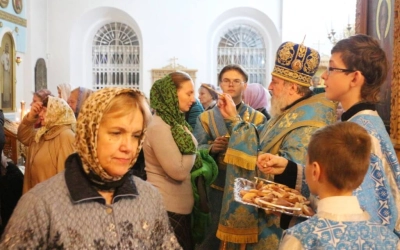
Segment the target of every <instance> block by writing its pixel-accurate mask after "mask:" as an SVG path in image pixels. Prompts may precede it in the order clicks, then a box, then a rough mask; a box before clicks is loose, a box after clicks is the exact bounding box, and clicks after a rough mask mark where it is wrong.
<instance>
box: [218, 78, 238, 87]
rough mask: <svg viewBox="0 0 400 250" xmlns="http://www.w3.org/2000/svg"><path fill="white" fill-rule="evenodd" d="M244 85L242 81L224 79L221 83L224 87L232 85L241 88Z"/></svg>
mask: <svg viewBox="0 0 400 250" xmlns="http://www.w3.org/2000/svg"><path fill="white" fill-rule="evenodd" d="M242 83H243V81H242V80H240V79H234V80H230V79H228V78H224V79H222V81H221V85H222V84H223V85H227V86H228V85H230V84H232V85H233V86H239V85H240V84H242Z"/></svg>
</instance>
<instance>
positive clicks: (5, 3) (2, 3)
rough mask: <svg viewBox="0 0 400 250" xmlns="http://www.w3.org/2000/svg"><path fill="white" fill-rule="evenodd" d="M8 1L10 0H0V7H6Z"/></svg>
mask: <svg viewBox="0 0 400 250" xmlns="http://www.w3.org/2000/svg"><path fill="white" fill-rule="evenodd" d="M9 3H10V0H5V1H4V0H1V1H0V6H1V7H2V8H7V6H8V4H9Z"/></svg>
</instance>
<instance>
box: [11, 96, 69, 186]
mask: <svg viewBox="0 0 400 250" xmlns="http://www.w3.org/2000/svg"><path fill="white" fill-rule="evenodd" d="M37 116H39V120H40V122H41V125H42V126H41V128H40V129H38V130H35V129H34V128H33V124H34V123H35V122H36V121H37V118H36V117H37ZM75 124H76V119H75V116H74V112H73V111H72V109H71V108H70V107H69V106H68V104H67V103H66V102H65V101H64V100H63V99H60V98H57V97H53V96H49V97H48V98H46V99H45V100H44V101H43V102H36V103H33V104H32V106H31V111H30V112H29V113H28V114H27V115H26V116H25V117H24V119H23V120H22V122H21V124H20V126H19V127H18V134H17V136H18V140H19V141H21V143H23V144H24V145H25V146H28V147H29V148H28V153H27V158H26V163H25V177H24V189H23V192H24V193H26V192H27V191H28V190H29V189H31V188H32V187H34V186H35V185H36V184H38V183H39V182H42V181H44V180H47V179H49V178H50V177H52V176H54V175H55V174H57V173H59V172H61V171H62V170H64V163H65V159H67V157H68V156H69V155H70V154H71V153H73V152H74V148H73V143H74V139H75V133H74V130H75Z"/></svg>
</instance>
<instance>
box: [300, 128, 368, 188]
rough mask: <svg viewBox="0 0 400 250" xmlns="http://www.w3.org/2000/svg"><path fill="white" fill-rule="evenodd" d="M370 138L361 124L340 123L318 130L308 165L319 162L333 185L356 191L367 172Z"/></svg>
mask: <svg viewBox="0 0 400 250" xmlns="http://www.w3.org/2000/svg"><path fill="white" fill-rule="evenodd" d="M370 155H371V137H370V136H369V135H368V133H367V131H366V130H365V129H364V128H363V127H361V126H360V125H358V124H356V123H353V122H339V123H336V124H333V125H329V126H326V127H324V128H322V129H319V130H317V131H316V132H315V133H314V134H313V135H312V136H311V140H310V143H309V146H308V157H309V158H308V160H309V163H312V162H317V163H318V164H319V165H320V167H321V172H322V173H323V174H324V175H325V177H326V179H327V180H328V182H329V183H330V184H332V185H333V186H334V187H336V188H337V189H338V190H354V189H356V188H357V187H358V186H360V185H361V183H362V181H363V180H364V176H365V174H366V173H367V171H368V167H369V161H370Z"/></svg>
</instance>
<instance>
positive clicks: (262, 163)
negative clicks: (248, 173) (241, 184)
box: [257, 153, 288, 175]
mask: <svg viewBox="0 0 400 250" xmlns="http://www.w3.org/2000/svg"><path fill="white" fill-rule="evenodd" d="M287 164H288V160H287V159H285V158H283V157H281V156H278V155H273V154H268V153H264V154H260V155H258V157H257V167H258V169H259V170H260V171H261V172H263V173H264V174H273V175H278V174H282V173H283V171H285V168H286V166H287Z"/></svg>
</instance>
